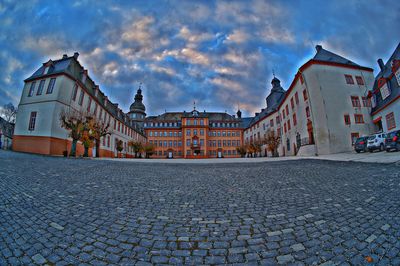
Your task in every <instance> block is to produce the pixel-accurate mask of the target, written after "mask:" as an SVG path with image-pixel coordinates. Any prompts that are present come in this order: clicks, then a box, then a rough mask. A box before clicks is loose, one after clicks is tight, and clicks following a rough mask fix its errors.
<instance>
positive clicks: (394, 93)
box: [371, 43, 400, 122]
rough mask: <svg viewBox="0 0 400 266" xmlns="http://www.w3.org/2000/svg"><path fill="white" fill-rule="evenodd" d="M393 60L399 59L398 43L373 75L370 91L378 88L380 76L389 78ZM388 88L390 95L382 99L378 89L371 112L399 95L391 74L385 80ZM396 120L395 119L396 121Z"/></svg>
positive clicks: (395, 81)
mask: <svg viewBox="0 0 400 266" xmlns="http://www.w3.org/2000/svg"><path fill="white" fill-rule="evenodd" d="M393 60H400V43H399V44H398V45H397V47H396V49H395V50H394V52H393V54H392V55H391V56H390V58H389V60H388V61H387V62H386V64H385V67H384V69H383V70H381V71H379V73H378V74H377V75H376V77H375V82H374V87H373V89H372V91H375V90H376V89H377V88H378V80H379V79H380V78H382V77H383V78H386V79H389V77H390V75H391V74H392V67H391V65H392V61H393ZM387 85H388V88H389V89H390V90H391V93H390V95H389V96H388V97H387V98H386V99H385V100H382V96H381V93H380V91H379V90H378V91H377V93H376V95H375V99H376V106H375V107H374V108H372V110H371V112H372V113H373V112H375V111H376V110H379V109H380V108H382V107H383V106H384V105H385V104H387V103H388V102H390V101H392V100H393V99H395V98H396V97H397V96H398V95H400V85H399V84H398V83H397V80H396V77H395V76H394V75H393V76H392V78H391V79H390V80H388V81H387ZM396 122H397V121H396Z"/></svg>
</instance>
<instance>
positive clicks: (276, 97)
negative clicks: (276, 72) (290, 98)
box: [265, 76, 285, 112]
mask: <svg viewBox="0 0 400 266" xmlns="http://www.w3.org/2000/svg"><path fill="white" fill-rule="evenodd" d="M271 85H272V89H271V92H270V93H269V95H268V96H267V98H266V99H265V100H266V102H267V112H272V111H275V110H276V109H277V108H278V106H279V104H280V103H281V101H282V100H283V98H284V97H285V90H284V89H283V88H282V86H281V81H280V80H279V79H277V78H276V77H275V76H274V78H273V79H272V81H271Z"/></svg>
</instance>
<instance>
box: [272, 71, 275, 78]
mask: <svg viewBox="0 0 400 266" xmlns="http://www.w3.org/2000/svg"><path fill="white" fill-rule="evenodd" d="M272 75H273V76H274V78H275V70H274V69H272Z"/></svg>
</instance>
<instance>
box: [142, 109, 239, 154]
mask: <svg viewBox="0 0 400 266" xmlns="http://www.w3.org/2000/svg"><path fill="white" fill-rule="evenodd" d="M237 114H238V117H235V116H234V115H229V114H227V113H217V112H206V111H204V112H199V111H197V110H193V111H191V112H169V113H164V114H162V115H159V116H150V117H147V118H146V119H145V121H144V129H145V132H146V135H147V141H148V143H150V144H152V145H154V146H155V153H154V155H153V156H152V157H153V158H222V157H230V158H232V157H240V154H238V152H237V151H236V148H237V147H239V146H241V145H242V144H243V130H244V128H245V123H246V119H242V118H241V112H240V111H238V113H237Z"/></svg>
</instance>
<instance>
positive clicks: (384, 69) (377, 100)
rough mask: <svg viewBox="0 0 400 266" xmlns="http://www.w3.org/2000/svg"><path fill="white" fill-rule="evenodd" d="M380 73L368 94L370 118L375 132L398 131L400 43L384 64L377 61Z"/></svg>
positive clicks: (399, 111)
mask: <svg viewBox="0 0 400 266" xmlns="http://www.w3.org/2000/svg"><path fill="white" fill-rule="evenodd" d="M378 64H379V67H380V70H381V71H380V72H379V73H378V75H377V76H376V78H375V83H374V86H373V88H372V90H371V91H370V93H369V98H370V100H371V102H372V118H373V122H374V125H375V129H376V130H377V131H383V132H390V131H393V130H399V129H400V43H399V44H398V45H397V48H396V49H395V51H394V52H393V54H392V55H391V56H390V58H389V60H388V61H387V62H386V64H383V60H382V59H378Z"/></svg>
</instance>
